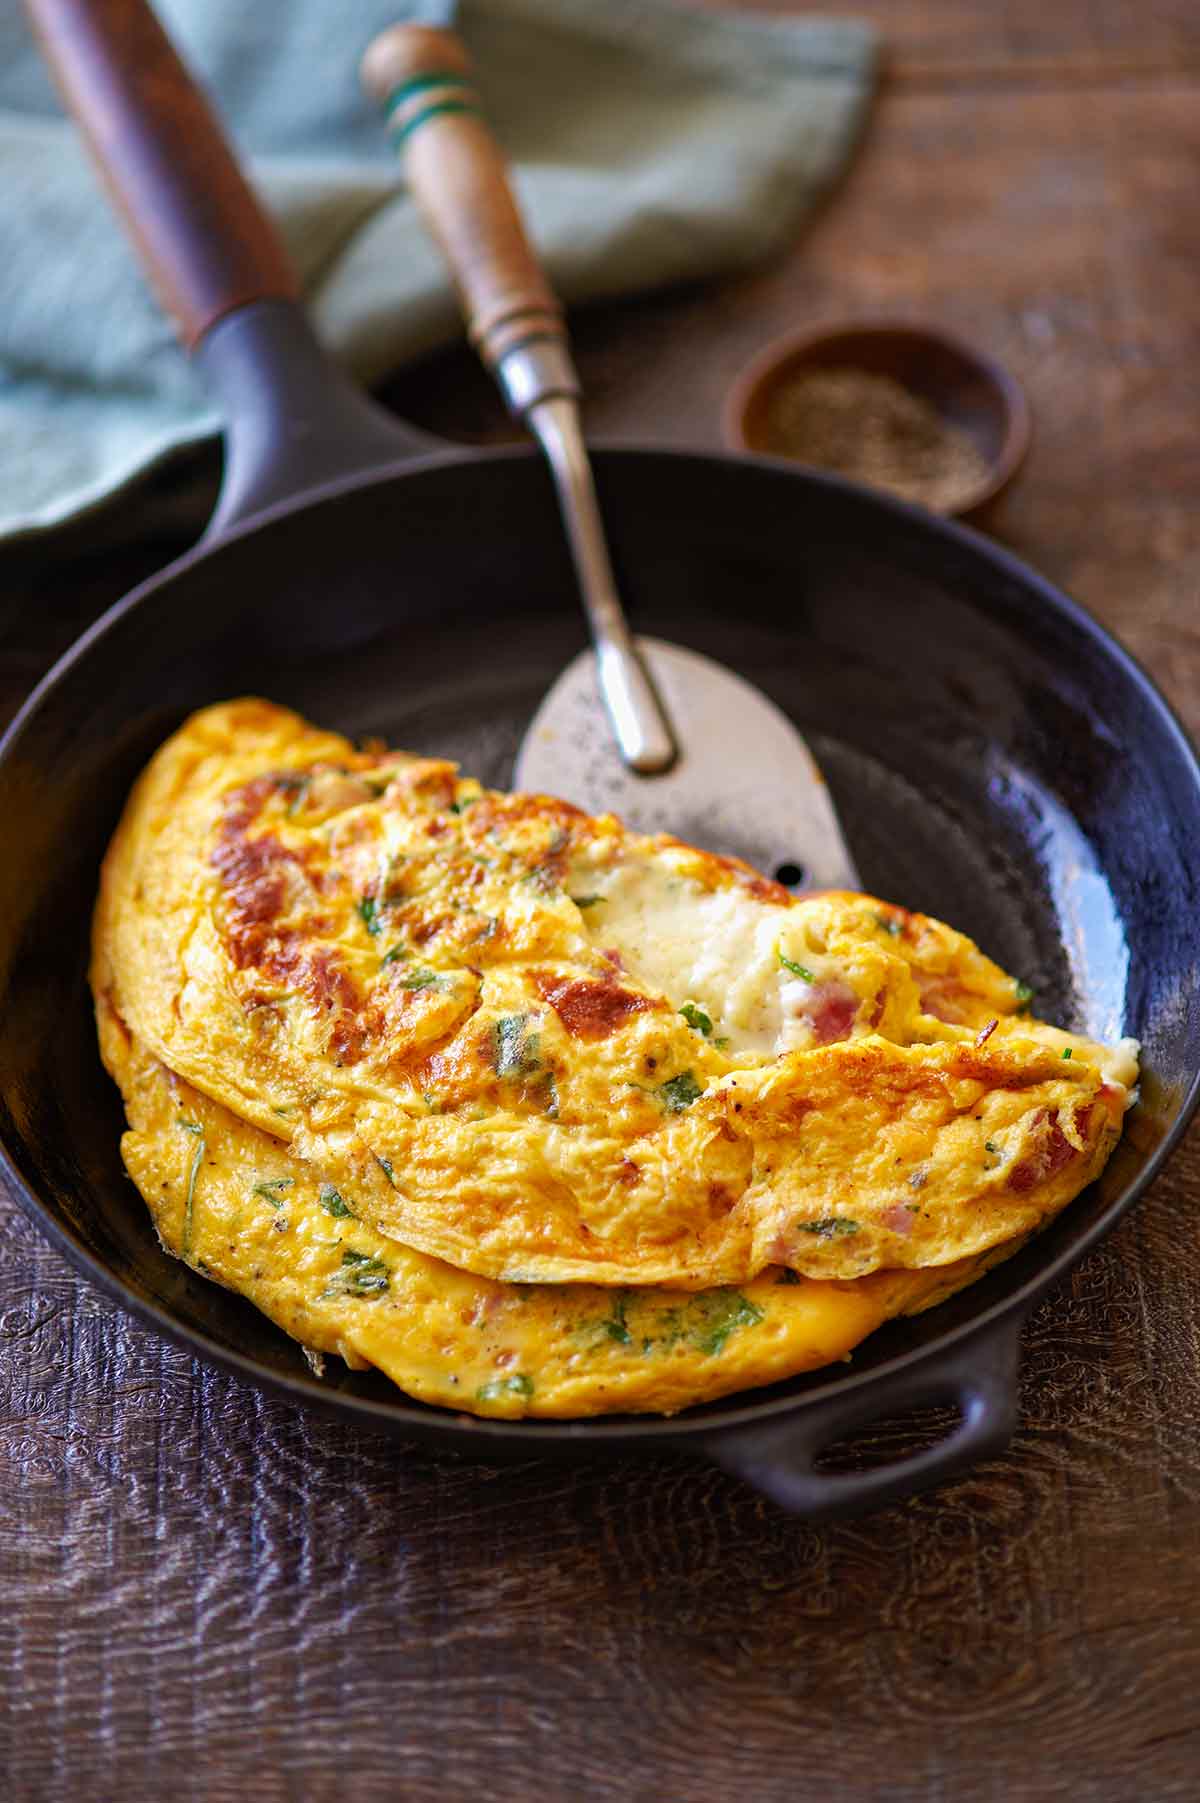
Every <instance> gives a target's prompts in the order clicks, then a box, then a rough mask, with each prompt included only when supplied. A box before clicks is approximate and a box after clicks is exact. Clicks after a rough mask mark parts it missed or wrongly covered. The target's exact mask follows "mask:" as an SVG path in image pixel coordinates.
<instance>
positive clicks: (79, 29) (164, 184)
mask: <svg viewBox="0 0 1200 1803" xmlns="http://www.w3.org/2000/svg"><path fill="white" fill-rule="evenodd" d="M25 4H26V9H27V11H28V13H29V17H30V19H31V21H32V23H33V27H34V30H35V32H36V34H37V36H38V39H39V41H40V44H41V48H42V51H43V53H44V54H45V57H46V60H47V62H48V63H49V65H50V68H51V70H52V72H53V74H54V77H55V79H56V81H57V83H58V86H59V89H60V92H61V94H62V97H63V100H64V102H65V104H66V106H67V108H68V110H69V111H70V112H71V113H72V114H73V115H74V117H75V119H76V121H77V122H78V124H79V125H80V126H81V127H82V129H83V132H84V135H85V137H86V139H87V142H88V146H89V148H90V150H91V152H92V155H93V157H94V158H95V160H96V162H97V164H98V165H99V168H100V173H101V174H102V176H103V177H104V180H105V183H106V184H107V186H108V188H109V191H110V193H111V195H112V198H113V200H114V201H115V203H116V206H117V209H118V211H119V212H120V214H121V216H122V219H123V222H124V224H125V226H126V229H127V230H128V232H129V234H130V236H131V238H132V239H133V241H134V244H135V246H136V248H137V250H138V252H139V254H140V256H141V260H142V264H143V266H144V268H145V270H146V272H147V274H148V275H149V277H150V279H151V281H152V283H153V285H154V287H155V289H156V291H157V293H158V296H159V299H160V300H161V302H162V304H163V306H164V307H165V309H166V311H167V312H168V313H169V314H170V316H171V318H172V320H173V321H174V323H175V326H176V328H177V330H178V332H179V335H180V337H181V338H182V340H183V342H184V344H185V345H186V347H187V348H188V349H189V350H190V351H192V352H193V353H194V354H195V356H196V359H197V362H198V363H199V364H200V366H201V368H202V370H203V373H204V376H205V379H206V381H207V382H208V384H209V386H210V387H211V388H212V389H214V390H215V392H216V394H217V395H218V397H219V399H220V400H221V402H222V403H223V405H224V409H225V414H226V421H227V425H226V443H225V470H224V476H223V479H222V483H221V495H220V500H219V501H218V504H217V510H216V512H215V514H214V515H213V518H212V520H211V521H210V522H209V528H208V536H209V537H210V538H211V537H213V536H216V535H219V534H220V533H223V532H225V531H226V530H228V529H229V528H231V527H233V526H235V525H238V524H240V523H241V521H243V520H245V519H248V518H251V517H253V516H254V515H256V514H258V513H261V512H262V511H263V510H264V509H265V508H268V507H272V506H274V505H276V504H277V503H279V502H284V501H290V500H292V499H294V498H296V497H297V496H299V495H302V494H305V493H311V492H312V491H313V490H315V489H318V488H320V487H321V486H323V485H324V484H325V483H327V482H329V481H331V480H335V479H337V478H339V477H343V476H350V475H354V474H356V473H358V472H360V471H364V470H368V471H369V470H375V469H384V468H388V467H391V466H395V465H398V464H400V463H402V462H405V461H408V460H410V459H412V458H414V457H424V456H428V455H429V454H430V453H431V452H441V451H445V449H446V447H445V446H444V445H443V444H442V443H441V442H440V441H439V440H437V439H433V438H430V437H428V436H427V435H426V434H425V433H423V432H418V431H417V430H416V429H415V428H413V427H410V426H405V425H403V424H402V423H401V422H400V421H399V420H394V419H392V418H391V417H390V416H389V415H388V414H387V413H385V412H384V411H383V409H382V408H380V407H376V406H375V405H374V404H373V403H372V402H370V401H369V400H368V399H367V398H366V397H365V396H364V395H363V394H361V393H360V392H359V390H358V389H357V388H355V386H354V384H353V383H352V382H351V381H350V380H349V379H348V377H347V376H345V375H344V374H343V372H342V371H341V369H339V367H338V366H337V364H336V363H334V362H333V361H332V359H331V358H330V357H328V356H327V355H326V353H325V352H324V350H323V349H322V347H321V345H320V344H319V343H318V341H317V338H316V335H315V334H314V332H313V331H312V328H311V327H310V326H309V324H308V321H307V319H306V318H305V316H304V313H303V311H302V310H301V308H300V307H299V306H298V304H297V301H296V296H297V293H298V284H297V279H296V276H295V274H294V272H293V270H292V268H291V265H290V263H289V261H288V257H287V253H286V251H285V250H284V248H283V245H282V243H281V242H280V239H279V236H278V234H277V233H276V230H275V228H274V226H273V225H272V224H271V222H270V220H269V219H268V217H267V215H266V214H265V213H264V212H263V210H262V208H261V206H260V205H259V203H258V201H257V199H256V198H255V196H254V194H253V192H252V191H251V188H250V186H249V184H248V183H247V181H246V179H245V177H244V176H243V175H242V173H241V170H240V169H239V168H238V165H237V161H236V158H235V157H234V154H233V151H232V150H231V148H230V146H229V144H228V143H227V142H226V139H225V137H224V135H223V133H222V129H221V126H220V125H219V123H218V121H217V119H216V117H215V115H214V114H213V112H212V110H211V109H210V107H209V105H208V103H207V101H206V100H204V98H203V97H202V95H201V94H200V91H199V89H198V88H197V87H196V85H195V83H194V82H193V80H192V78H191V76H190V75H189V73H188V71H187V69H186V68H185V67H184V65H183V63H182V62H181V61H180V59H179V57H178V55H177V54H176V52H175V50H174V48H173V46H172V44H171V42H170V40H169V38H168V37H167V35H166V33H165V32H164V31H163V29H162V27H161V25H160V24H159V23H158V20H157V19H156V18H155V17H154V14H153V13H152V11H151V10H150V7H149V6H148V5H147V4H146V0H25Z"/></svg>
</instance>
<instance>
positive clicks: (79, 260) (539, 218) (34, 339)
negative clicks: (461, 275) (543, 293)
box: [0, 0, 873, 535]
mask: <svg viewBox="0 0 1200 1803" xmlns="http://www.w3.org/2000/svg"><path fill="white" fill-rule="evenodd" d="M159 10H160V13H161V15H162V17H163V20H164V23H165V24H166V26H167V28H168V30H169V31H170V32H171V34H172V36H173V38H174V40H175V42H176V44H177V45H178V46H179V48H180V50H181V51H182V52H183V54H184V56H185V57H186V58H187V60H188V61H189V63H190V65H191V67H192V68H193V69H194V70H195V71H196V73H197V74H198V75H199V76H200V77H201V79H202V80H203V81H204V82H205V84H206V85H207V87H208V90H209V92H210V94H211V95H212V96H213V97H214V98H215V100H216V102H217V105H218V108H219V110H220V112H221V114H222V116H223V118H224V120H225V122H226V124H227V126H228V128H229V129H230V131H231V132H232V134H233V136H234V139H235V141H236V143H237V145H238V148H239V151H240V154H241V155H242V156H243V157H244V159H245V160H246V162H247V164H248V166H249V169H250V172H251V175H252V178H253V180H254V182H255V184H256V186H257V188H258V191H259V193H260V194H261V196H262V197H263V199H264V200H265V202H266V204H267V206H268V207H269V208H270V210H271V212H272V213H273V215H274V217H275V218H276V220H277V221H278V222H279V225H280V227H281V228H282V231H283V234H284V237H285V238H286V240H287V243H288V245H289V248H290V250H291V252H292V255H293V257H294V258H295V261H296V263H297V266H298V267H299V269H300V272H301V275H302V278H303V282H304V289H305V294H306V297H307V302H308V306H309V309H310V312H311V314H312V317H313V319H314V321H315V324H316V327H317V330H318V332H319V333H320V335H321V337H322V339H323V340H324V342H325V343H326V344H327V345H328V346H329V347H330V348H331V349H332V350H333V351H335V352H336V353H337V354H338V355H339V356H340V357H342V358H343V359H344V360H345V362H346V364H347V365H348V366H349V367H350V368H351V369H352V370H353V371H354V372H355V373H356V374H357V375H358V376H359V377H360V378H361V379H362V380H363V381H366V382H370V381H373V380H376V379H378V378H380V377H382V376H383V375H384V374H385V373H386V372H387V371H388V370H389V369H391V368H393V367H395V365H397V364H398V363H399V362H401V361H402V360H403V359H404V358H406V357H410V356H413V355H414V354H416V353H419V352H422V351H426V350H429V349H430V348H431V347H433V346H435V345H437V344H438V343H440V342H444V341H446V340H448V339H450V338H452V337H453V336H454V335H455V334H456V333H458V332H460V331H461V330H462V327H461V323H460V320H459V316H458V313H457V310H456V306H455V303H454V300H453V297H452V295H451V291H450V289H449V286H448V284H447V280H446V277H445V275H444V273H443V270H442V267H441V264H440V262H439V260H438V258H437V256H436V254H435V253H434V251H433V250H432V248H431V246H430V244H429V243H428V241H427V239H426V237H425V234H424V231H423V230H422V228H421V226H420V223H419V221H418V219H417V217H416V213H415V210H414V208H413V205H412V203H411V201H410V200H409V199H408V197H407V195H406V194H405V193H404V191H403V187H402V183H401V180H400V175H399V167H398V164H397V161H396V158H395V155H394V153H393V151H392V150H391V148H390V147H389V145H388V142H387V139H386V136H385V133H384V127H383V121H382V119H381V117H380V115H379V112H378V110H377V109H376V108H375V107H374V105H373V104H372V103H371V102H370V101H368V100H367V99H366V98H365V97H364V96H363V95H362V93H361V92H360V89H359V85H358V73H357V70H358V61H359V58H360V56H361V54H362V51H363V50H364V48H365V47H366V45H367V44H368V43H369V41H370V39H371V38H372V37H373V36H374V34H375V33H376V32H378V31H379V30H380V29H382V27H384V26H385V25H388V24H391V23H394V22H395V21H396V20H397V19H399V18H403V17H406V18H421V19H424V20H426V21H428V22H434V23H440V22H444V21H445V20H446V19H447V17H448V16H449V15H450V13H451V11H453V20H454V24H455V26H456V29H458V30H459V31H460V32H461V33H462V35H463V38H464V39H465V41H466V44H467V47H468V49H469V50H470V52H471V54H472V56H473V58H474V60H475V63H476V68H477V73H478V86H479V88H480V91H481V93H482V95H483V99H484V102H485V105H486V107H487V111H488V115H489V117H490V119H491V122H492V124H493V126H494V127H495V129H496V131H497V133H498V134H499V137H500V140H501V142H502V143H503V145H504V147H505V150H506V152H507V154H508V155H509V157H510V158H511V160H512V162H513V164H514V166H515V170H516V183H517V187H518V189H519V191H520V195H521V199H522V201H523V203H524V205H525V209H526V212H527V216H528V219H529V221H530V225H531V228H532V231H533V234H534V237H535V239H536V241H537V244H538V246H539V249H540V251H541V253H542V255H543V257H544V259H545V262H546V265H547V267H548V269H549V272H550V276H551V279H552V281H553V282H554V283H555V285H556V286H557V288H558V290H559V292H560V294H561V295H562V296H563V297H564V299H565V300H566V301H568V302H578V301H581V300H585V299H592V298H595V297H598V296H602V295H615V294H622V293H628V292H631V291H634V290H645V289H648V288H652V287H657V286H660V285H662V284H664V283H669V282H678V281H683V280H688V279H694V278H696V277H699V276H706V275H712V274H715V273H717V272H718V271H728V270H733V269H738V268H741V267H743V266H745V265H747V264H750V263H753V262H755V261H757V260H758V259H760V258H763V257H767V256H769V255H770V254H771V253H772V252H773V251H776V250H778V249H779V248H781V247H782V246H783V245H785V244H787V243H788V241H789V239H791V238H792V237H793V236H794V234H795V232H796V228H797V225H798V223H799V221H800V220H801V218H802V217H803V215H804V213H805V211H806V209H807V208H808V207H809V206H810V204H811V203H812V201H813V200H814V198H815V197H816V196H817V194H818V193H819V192H820V190H821V189H822V188H823V187H824V186H825V184H826V183H828V182H829V180H830V179H831V177H832V176H833V175H834V174H835V173H836V172H837V170H838V168H839V166H840V164H841V163H842V162H843V160H844V159H845V157H846V156H847V155H848V153H849V150H850V148H851V146H852V144H853V141H854V136H855V132H856V130H857V127H858V125H859V122H860V118H861V115H862V112H863V109H864V105H865V102H866V99H867V96H868V94H869V91H870V85H871V73H872V60H873V41H872V37H871V34H870V32H869V31H867V30H866V29H865V28H864V27H863V26H860V25H857V24H854V23H848V22H843V21H838V20H833V19H803V18H802V19H794V20H782V19H771V20H768V19H762V18H756V17H749V16H746V15H744V14H742V15H739V16H731V15H727V14H707V13H695V12H689V11H686V10H684V9H683V8H681V7H677V6H674V5H664V4H661V3H656V4H650V0H460V3H459V4H458V5H457V6H454V7H453V8H452V7H451V4H450V0H444V3H443V4H441V5H438V4H436V0H432V3H431V4H428V5H424V6H421V5H412V4H408V5H405V4H404V3H403V0H287V4H286V5H276V4H262V3H261V0H258V3H256V0H162V3H161V5H160V8H159ZM3 11H4V16H3V18H0V171H2V179H0V446H2V455H3V474H2V478H0V535H12V534H14V533H19V532H22V531H29V530H31V529H34V528H40V527H47V526H53V525H57V524H59V523H60V522H62V521H65V520H68V519H70V518H71V517H72V516H74V515H77V514H79V513H80V512H82V511H83V510H84V509H86V508H88V507H90V506H93V505H94V504H95V503H97V502H98V501H101V500H102V499H104V498H105V497H107V496H109V495H111V494H113V493H114V492H115V491H117V490H118V489H119V488H121V487H122V485H124V484H125V483H127V482H129V481H130V479H131V478H133V477H134V476H136V475H137V474H138V473H139V472H141V471H144V470H145V469H147V468H148V467H149V466H150V465H151V464H153V463H154V462H156V461H157V460H158V459H160V458H162V457H163V456H165V455H166V454H167V453H169V452H170V451H172V450H175V449H177V448H178V447H180V446H184V445H191V444H195V443H197V442H199V441H200V440H202V439H204V438H206V437H209V436H210V435H211V434H212V433H214V432H216V431H217V430H219V428H220V418H219V416H218V414H217V412H216V410H215V408H214V407H213V405H212V403H211V402H210V401H209V400H208V398H207V397H206V395H205V394H204V392H203V389H202V388H201V385H200V382H199V379H198V377H197V375H196V374H195V372H194V371H193V370H192V368H191V367H190V365H189V363H188V360H187V358H186V356H185V355H184V354H183V352H182V351H181V350H180V349H179V348H178V347H177V345H176V343H175V339H174V337H173V334H172V330H171V327H170V325H169V324H168V322H167V321H166V320H165V319H164V318H163V316H162V315H161V313H160V312H159V311H158V309H157V306H156V304H155V302H154V301H153V299H152V298H151V295H150V293H149V291H148V289H147V288H146V286H145V284H144V282H143V280H142V277H141V274H140V272H139V269H138V266H137V264H136V263H135V261H134V257H133V254H132V252H131V251H130V249H129V248H128V246H127V244H126V240H125V237H124V235H123V232H122V230H121V228H120V226H119V225H118V224H117V221H116V219H115V216H114V214H113V213H112V212H111V210H110V208H109V206H108V204H107V201H106V200H105V198H104V197H103V194H102V192H101V190H100V188H99V185H98V182H97V179H96V177H95V175H94V173H93V171H92V168H91V166H90V164H89V162H88V160H87V158H86V155H85V154H84V152H83V150H82V149H81V147H80V145H79V143H78V141H77V139H76V135H75V132H74V129H73V127H72V126H71V125H70V124H69V123H68V122H67V121H65V120H64V119H63V117H62V114H61V109H60V108H59V106H58V103H57V101H56V98H55V95H54V93H53V90H52V88H51V86H50V83H49V80H48V78H47V76H46V74H45V72H44V70H43V67H42V64H41V60H40V58H39V56H38V53H37V51H36V49H35V48H34V46H33V44H32V42H31V40H30V38H29V35H28V32H27V29H26V27H25V25H24V22H23V19H22V17H21V16H20V9H19V8H16V7H14V6H10V7H6V8H4V9H3Z"/></svg>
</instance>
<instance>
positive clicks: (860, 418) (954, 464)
mask: <svg viewBox="0 0 1200 1803" xmlns="http://www.w3.org/2000/svg"><path fill="white" fill-rule="evenodd" d="M767 424H768V431H769V435H770V445H769V448H770V449H771V450H772V451H773V452H775V453H776V454H777V455H779V456H784V457H794V458H796V459H797V461H798V462H800V463H808V464H812V465H814V466H815V467H816V468H818V469H825V470H834V471H836V472H837V473H838V474H839V475H843V476H851V477H853V478H854V479H855V480H856V481H858V482H869V483H871V484H872V485H873V486H874V487H876V488H885V489H888V490H889V491H890V492H891V493H892V494H895V495H899V496H900V497H901V498H902V499H903V500H906V501H920V502H921V503H922V504H923V505H924V506H926V507H932V508H934V509H936V510H937V511H939V512H942V513H950V512H953V511H954V509H955V508H956V507H958V506H959V505H961V503H962V501H964V500H965V499H966V498H967V496H968V495H969V494H970V492H971V490H972V489H974V488H976V487H977V486H978V485H979V483H980V482H982V481H983V480H984V478H985V477H986V476H987V473H988V464H987V460H986V459H985V457H984V455H983V453H982V452H981V451H980V449H979V448H978V446H977V445H976V444H975V443H974V442H973V440H972V439H971V438H969V437H968V435H967V434H966V433H965V432H964V431H963V430H962V429H961V428H960V427H958V426H954V425H951V424H950V422H949V421H948V420H945V419H943V418H942V416H941V414H940V413H939V412H938V411H937V409H936V407H934V406H933V404H932V402H930V401H927V400H925V399H924V397H923V396H921V395H918V394H914V393H913V391H912V390H911V389H909V388H905V387H903V386H902V385H901V384H900V383H899V382H896V381H893V379H892V378H891V377H890V376H883V375H876V374H875V373H874V372H873V371H871V370H866V369H853V368H829V369H807V370H803V371H801V372H800V373H798V374H796V375H794V376H792V377H791V378H790V379H788V380H786V381H783V382H781V383H780V385H779V387H778V389H777V390H776V391H775V393H774V394H773V396H772V397H771V402H770V406H769V409H768V416H767Z"/></svg>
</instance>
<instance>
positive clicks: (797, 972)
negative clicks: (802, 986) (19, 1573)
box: [776, 947, 816, 983]
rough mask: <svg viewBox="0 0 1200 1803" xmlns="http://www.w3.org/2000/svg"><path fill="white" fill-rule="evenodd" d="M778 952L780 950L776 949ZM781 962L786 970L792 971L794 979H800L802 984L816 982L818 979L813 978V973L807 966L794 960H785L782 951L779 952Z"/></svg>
mask: <svg viewBox="0 0 1200 1803" xmlns="http://www.w3.org/2000/svg"><path fill="white" fill-rule="evenodd" d="M776 950H777V951H779V948H778V947H776ZM779 962H780V963H781V964H782V965H783V968H784V969H785V970H790V971H791V973H792V975H793V976H794V977H799V978H800V980H801V981H802V982H804V983H815V982H816V978H815V977H814V976H813V973H812V971H811V970H809V968H808V966H807V965H805V964H797V963H796V960H795V959H794V958H785V957H784V955H783V953H782V951H779Z"/></svg>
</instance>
